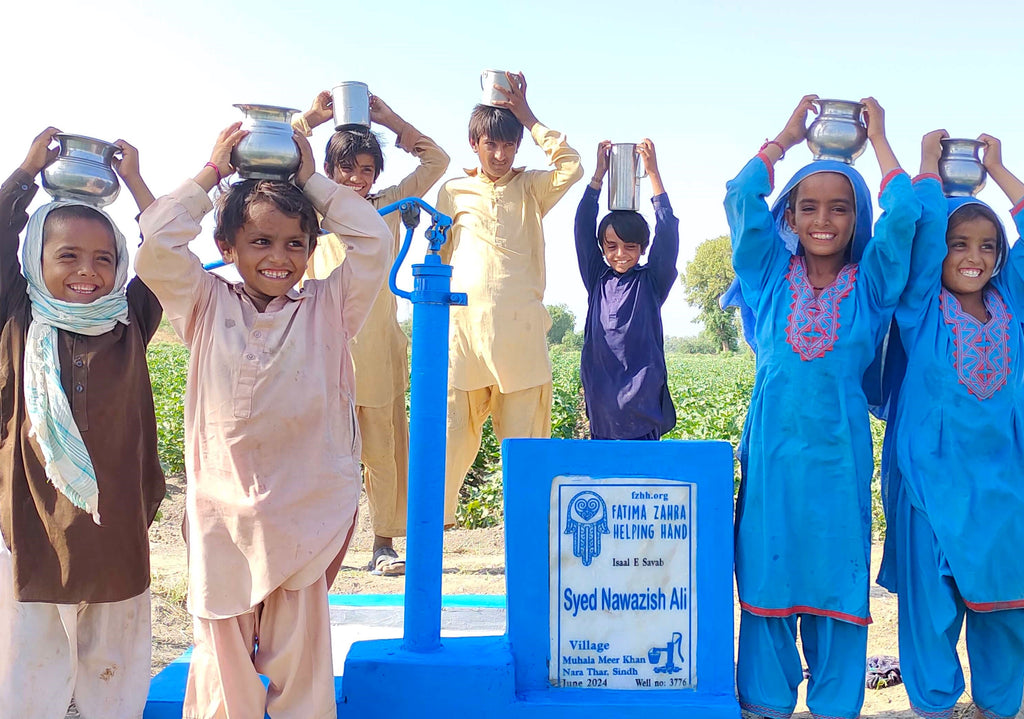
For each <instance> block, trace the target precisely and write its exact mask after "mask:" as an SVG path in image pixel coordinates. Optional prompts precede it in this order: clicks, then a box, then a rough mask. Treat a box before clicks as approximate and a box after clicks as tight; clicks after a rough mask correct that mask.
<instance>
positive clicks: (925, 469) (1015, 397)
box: [878, 175, 1024, 718]
mask: <svg viewBox="0 0 1024 719" xmlns="http://www.w3.org/2000/svg"><path fill="white" fill-rule="evenodd" d="M915 188H916V191H917V194H918V197H919V198H920V200H921V202H922V205H923V208H924V209H923V212H922V216H921V221H920V223H919V224H918V230H917V235H916V237H915V240H914V249H913V254H912V261H911V273H910V281H909V283H908V285H907V288H906V290H905V291H904V293H903V296H902V298H901V299H900V304H899V307H898V308H897V310H896V324H897V326H898V328H899V338H900V340H901V342H902V353H903V354H902V355H900V353H896V354H897V356H900V357H901V360H897V363H898V362H900V361H902V357H905V371H903V372H900V371H899V369H901V368H897V369H896V370H895V371H893V365H894V362H893V360H892V358H890V361H889V368H888V369H889V373H890V374H895V375H896V377H895V378H894V380H895V386H896V387H898V398H897V399H896V401H895V402H894V405H893V406H892V407H891V408H890V412H889V419H890V424H891V425H892V426H891V427H890V429H891V431H890V432H888V433H887V437H886V443H887V445H888V446H887V448H886V449H887V451H886V460H887V461H886V464H887V466H886V468H885V472H884V475H883V479H884V482H885V485H886V486H885V488H884V490H885V497H886V500H887V501H886V520H887V529H888V531H887V540H888V541H887V543H886V548H885V558H884V560H883V563H882V570H881V571H880V572H879V578H878V581H879V584H882V585H883V586H885V587H887V588H888V589H890V590H892V591H896V592H897V593H898V595H899V636H900V664H901V671H902V674H903V679H904V680H905V682H906V685H907V693H908V695H909V696H910V702H911V705H912V706H913V708H914V711H916V712H917V713H918V714H920V715H922V716H924V717H929V718H930V717H949V716H952V712H953V706H954V704H955V703H956V702H957V700H958V699H959V698H960V695H961V694H962V693H963V690H964V678H963V673H962V671H961V667H960V660H959V658H958V656H957V653H956V644H957V640H958V638H959V635H960V629H961V626H962V625H963V622H964V618H965V615H966V620H967V653H968V657H969V659H970V664H971V686H972V697H973V699H974V702H975V703H976V705H977V706H978V707H979V708H980V709H981V711H982V713H983V714H984V715H985V716H987V717H1012V716H1014V715H1016V713H1017V711H1018V709H1019V707H1020V704H1021V692H1022V690H1024V564H1022V563H1021V561H1020V557H1019V552H1020V551H1021V549H1022V548H1024V367H1022V363H1021V360H1022V350H1024V329H1022V324H1021V320H1022V318H1024V242H1020V241H1018V242H1017V243H1016V244H1015V246H1014V248H1013V250H1012V251H1011V250H1009V248H1008V243H1007V242H1006V235H1005V232H1004V231H1003V228H1002V227H998V228H997V230H998V234H999V239H1000V252H999V258H1000V259H999V262H998V263H997V266H996V270H997V274H995V276H994V277H993V278H992V280H991V281H990V282H989V284H988V286H987V288H986V289H985V293H984V301H985V307H986V309H987V310H988V315H989V319H988V321H987V322H985V323H982V322H980V321H978V320H977V319H976V318H974V317H973V316H972V315H970V314H968V313H966V312H964V311H963V309H962V308H961V306H960V303H959V302H958V301H957V299H956V297H955V296H954V295H953V294H951V293H950V292H949V291H947V290H946V289H944V288H943V287H942V282H941V277H942V263H943V260H944V259H945V257H946V253H947V247H946V227H947V213H948V214H952V213H953V212H954V211H955V210H956V209H959V208H960V207H962V206H963V205H965V204H968V203H977V202H978V201H977V200H975V199H973V198H951V199H949V200H948V201H947V200H946V198H945V197H943V195H942V189H941V185H940V184H939V180H938V178H937V177H935V176H934V175H924V176H922V177H921V178H919V179H918V181H917V182H916V185H915ZM978 204H981V203H978ZM1020 211H1021V207H1020V206H1018V207H1016V208H1014V218H1015V220H1016V222H1017V225H1018V231H1019V230H1020V228H1021V227H1022V225H1024V218H1022V215H1021V214H1020ZM1004 263H1005V264H1004ZM1000 265H1003V266H1002V267H1001V269H1000ZM894 460H895V462H894Z"/></svg>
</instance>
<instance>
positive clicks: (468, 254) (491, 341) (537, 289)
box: [437, 73, 583, 525]
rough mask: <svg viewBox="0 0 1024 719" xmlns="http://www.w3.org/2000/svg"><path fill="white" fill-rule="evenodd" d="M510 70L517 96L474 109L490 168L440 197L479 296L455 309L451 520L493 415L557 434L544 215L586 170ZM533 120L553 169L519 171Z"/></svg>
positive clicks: (472, 293)
mask: <svg viewBox="0 0 1024 719" xmlns="http://www.w3.org/2000/svg"><path fill="white" fill-rule="evenodd" d="M507 77H508V79H509V83H510V85H511V87H512V89H511V90H505V89H504V88H502V92H503V93H504V95H505V97H506V98H507V99H506V100H499V101H498V102H497V103H496V104H497V105H500V106H499V107H489V106H484V105H477V106H476V107H475V108H474V109H473V113H472V115H471V116H470V120H469V144H470V146H471V147H472V148H473V151H474V152H475V153H476V156H477V159H478V160H479V161H480V167H479V168H478V169H472V170H467V171H466V175H467V176H466V177H460V178H457V179H454V180H449V181H448V182H446V183H445V184H444V185H443V186H442V188H441V191H440V192H439V193H438V197H437V209H438V210H440V211H441V212H443V213H445V214H446V215H448V216H450V217H451V218H452V228H451V231H450V234H449V236H448V242H447V243H445V245H444V246H443V247H442V248H441V256H442V258H443V260H444V261H445V262H450V263H451V264H452V265H453V266H454V269H453V271H452V289H453V290H456V291H462V292H466V294H467V295H468V299H469V301H468V304H467V305H466V306H465V307H453V308H452V340H451V354H450V364H451V371H450V375H449V387H448V447H447V461H446V465H445V466H446V484H445V517H444V521H445V525H453V524H454V523H455V509H456V506H457V504H458V498H459V489H460V488H461V487H462V482H463V480H464V479H465V476H466V472H467V471H468V470H469V468H470V466H471V465H472V464H473V460H474V459H475V458H476V455H477V452H478V451H479V449H480V438H481V432H482V429H483V424H484V421H485V420H486V419H487V416H488V415H490V416H491V418H492V422H493V424H494V433H495V435H496V436H497V438H498V441H501V440H502V439H505V438H506V437H549V436H551V363H550V360H549V359H548V348H547V331H548V328H550V326H551V318H550V317H549V316H548V313H547V310H546V309H545V308H544V287H545V283H546V270H545V265H544V228H543V224H542V220H543V218H544V215H546V214H547V213H548V212H549V211H550V210H551V208H552V207H554V206H555V204H556V203H557V202H558V201H559V200H560V199H561V198H562V196H563V195H565V193H566V192H567V191H568V189H569V188H570V187H571V186H572V185H573V183H575V182H576V181H578V180H579V179H580V177H582V176H583V170H582V168H581V167H580V157H579V154H578V153H577V152H576V151H575V150H573V149H572V148H571V147H569V145H568V143H567V142H566V140H565V136H564V135H562V134H561V133H558V132H555V131H553V130H550V129H548V128H547V127H545V126H544V125H542V124H541V123H540V122H539V121H538V120H537V116H536V115H534V114H533V110H531V109H530V106H529V104H528V103H527V101H526V78H524V77H523V75H522V74H521V73H520V74H515V75H513V74H511V73H507ZM524 126H525V127H527V128H529V130H530V135H531V136H532V137H533V139H534V142H536V143H537V144H538V145H539V146H540V147H541V149H543V150H544V153H545V154H546V155H547V157H548V159H549V160H550V161H551V163H552V164H553V165H554V169H553V170H546V171H541V170H525V169H524V168H521V167H513V164H512V163H513V161H514V160H515V156H516V152H517V150H518V149H519V143H520V141H521V140H522V134H523V128H524Z"/></svg>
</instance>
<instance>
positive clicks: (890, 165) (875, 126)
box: [861, 97, 900, 184]
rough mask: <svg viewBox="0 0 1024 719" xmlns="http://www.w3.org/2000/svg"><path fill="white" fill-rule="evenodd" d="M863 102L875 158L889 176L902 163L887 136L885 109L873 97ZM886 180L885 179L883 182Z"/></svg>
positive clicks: (883, 175) (883, 171) (862, 100)
mask: <svg viewBox="0 0 1024 719" xmlns="http://www.w3.org/2000/svg"><path fill="white" fill-rule="evenodd" d="M861 102H862V103H863V104H864V120H865V121H866V122H867V126H868V141H869V142H870V143H871V147H872V149H873V150H874V151H875V159H877V160H878V168H879V169H880V170H881V171H882V177H883V178H887V177H888V176H889V174H890V173H891V172H893V171H895V170H898V169H900V163H899V160H897V159H896V155H895V153H893V151H892V147H890V146H889V140H888V138H887V137H886V136H885V110H883V109H882V106H881V105H879V104H878V100H876V99H875V98H873V97H865V98H863V99H861ZM884 182H885V180H884V179H883V184H884Z"/></svg>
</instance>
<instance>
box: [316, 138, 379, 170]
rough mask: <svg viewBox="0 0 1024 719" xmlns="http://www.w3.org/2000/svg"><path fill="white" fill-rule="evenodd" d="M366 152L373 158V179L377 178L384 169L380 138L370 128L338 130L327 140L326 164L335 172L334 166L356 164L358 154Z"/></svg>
mask: <svg viewBox="0 0 1024 719" xmlns="http://www.w3.org/2000/svg"><path fill="white" fill-rule="evenodd" d="M362 154H366V155H369V156H370V157H372V158H373V168H374V173H373V179H375V180H376V179H377V178H378V177H379V176H380V173H381V172H383V171H384V153H383V151H381V149H380V140H379V139H378V138H377V136H376V135H375V134H373V133H372V132H370V130H369V128H358V129H345V130H338V131H337V132H336V133H334V134H333V135H331V139H330V140H328V141H327V150H326V151H325V152H324V164H325V165H326V166H327V171H328V172H329V173H331V174H333V173H334V168H336V167H338V166H340V165H342V164H344V163H346V162H347V163H350V164H355V161H356V155H362Z"/></svg>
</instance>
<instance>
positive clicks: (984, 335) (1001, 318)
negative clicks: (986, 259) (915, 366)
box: [939, 287, 1010, 400]
mask: <svg viewBox="0 0 1024 719" xmlns="http://www.w3.org/2000/svg"><path fill="white" fill-rule="evenodd" d="M939 306H940V307H941V308H942V319H943V320H945V322H946V325H947V326H948V327H949V328H950V330H952V332H953V366H954V367H956V374H957V379H959V381H960V384H962V385H964V386H965V387H966V388H967V391H968V392H970V393H971V394H973V395H974V396H975V397H977V398H978V399H982V400H984V399H989V398H990V397H992V396H993V395H994V394H995V393H996V392H998V391H999V390H1000V389H1002V388H1003V385H1005V384H1006V379H1007V377H1009V375H1010V346H1009V344H1010V333H1009V326H1010V311H1009V309H1008V308H1007V307H1006V303H1005V302H1003V298H1002V297H1001V296H1000V294H999V293H998V292H997V291H996V290H994V289H988V290H986V291H985V309H986V310H988V314H989V320H988V322H984V323H982V322H979V321H978V319H977V318H976V317H974V316H973V315H971V314H968V313H967V312H964V309H963V307H961V306H960V301H959V300H958V299H957V298H956V296H954V295H953V294H952V293H951V292H950V291H949V290H947V289H946V288H945V287H943V288H942V292H941V293H940V294H939Z"/></svg>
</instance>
